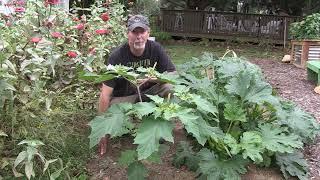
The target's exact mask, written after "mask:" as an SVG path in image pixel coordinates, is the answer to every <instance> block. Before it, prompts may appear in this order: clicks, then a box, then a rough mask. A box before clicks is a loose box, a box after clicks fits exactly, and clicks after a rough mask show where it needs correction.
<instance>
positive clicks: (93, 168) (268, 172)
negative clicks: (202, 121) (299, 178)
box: [87, 59, 320, 180]
mask: <svg viewBox="0 0 320 180" xmlns="http://www.w3.org/2000/svg"><path fill="white" fill-rule="evenodd" d="M251 62H253V63H255V64H257V65H258V66H259V67H260V68H261V69H262V70H263V73H264V75H265V77H266V79H267V81H268V82H269V83H270V84H271V85H272V86H273V88H274V89H276V91H277V93H278V94H279V95H280V96H281V97H283V98H285V99H288V100H291V101H293V102H295V103H296V104H298V105H299V106H300V107H301V108H303V109H304V110H306V111H308V112H309V113H311V114H313V115H314V116H315V117H316V119H317V120H318V121H320V112H318V107H319V105H320V96H319V95H317V94H316V93H314V91H313V88H314V85H313V84H311V83H310V82H308V81H307V80H306V72H305V71H304V70H303V69H299V68H297V67H295V66H293V65H291V64H283V63H280V62H277V61H274V60H271V59H252V60H251ZM186 139H187V138H186V136H185V133H184V132H183V131H182V130H179V131H177V132H176V133H175V142H177V141H181V140H186ZM131 141H132V139H130V138H127V137H123V138H121V139H119V140H115V141H113V142H112V148H111V149H110V150H109V152H108V153H107V155H106V156H104V157H98V156H95V157H94V158H93V159H91V160H90V162H89V163H88V164H87V170H88V172H89V174H90V175H91V179H104V180H106V179H126V171H125V169H124V168H122V167H121V166H119V165H118V164H117V163H116V161H117V158H118V157H119V155H120V150H124V149H132V148H133V145H132V142H131ZM176 144H177V143H175V144H169V143H168V144H167V145H170V149H169V150H168V151H167V153H166V154H165V155H164V156H163V157H162V163H161V164H150V163H147V162H145V165H146V166H147V168H148V169H149V172H150V173H149V176H148V177H149V179H176V180H179V179H184V180H189V179H195V177H196V174H195V173H192V172H190V171H188V170H186V169H185V168H184V167H182V168H180V169H177V168H175V167H174V166H173V165H172V164H171V162H172V158H173V155H174V152H175V149H176ZM304 152H305V156H306V158H307V160H308V163H309V165H310V167H309V168H310V179H319V178H320V174H319V165H318V164H317V162H320V157H319V155H318V154H320V140H319V138H318V139H317V140H316V142H315V143H314V144H311V145H309V146H307V147H306V148H305V151H304ZM243 179H268V180H269V179H274V180H275V179H282V176H281V173H280V172H278V171H277V170H274V169H259V168H256V167H253V166H252V167H251V166H250V167H249V168H248V173H247V174H246V175H245V176H243Z"/></svg>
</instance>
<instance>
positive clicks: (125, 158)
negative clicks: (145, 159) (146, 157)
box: [118, 150, 137, 166]
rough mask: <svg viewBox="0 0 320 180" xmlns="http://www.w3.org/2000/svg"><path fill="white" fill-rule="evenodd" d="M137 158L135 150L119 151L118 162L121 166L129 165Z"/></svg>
mask: <svg viewBox="0 0 320 180" xmlns="http://www.w3.org/2000/svg"><path fill="white" fill-rule="evenodd" d="M136 159H137V152H136V151H134V150H126V151H124V152H121V155H120V158H119V159H118V162H119V164H120V165H121V166H129V165H130V164H132V163H133V162H135V161H136Z"/></svg>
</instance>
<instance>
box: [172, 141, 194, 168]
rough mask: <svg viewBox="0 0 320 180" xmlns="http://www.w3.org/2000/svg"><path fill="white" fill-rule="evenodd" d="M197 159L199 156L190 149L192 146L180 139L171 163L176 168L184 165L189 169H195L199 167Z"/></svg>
mask: <svg viewBox="0 0 320 180" xmlns="http://www.w3.org/2000/svg"><path fill="white" fill-rule="evenodd" d="M199 160H200V159H199V157H198V156H197V155H196V153H195V152H194V151H193V150H192V146H190V145H189V143H188V142H185V141H181V142H180V143H179V145H178V147H177V151H176V154H175V155H174V157H173V165H174V166H175V167H177V168H180V167H181V166H182V165H185V166H187V167H188V168H189V169H190V170H191V171H196V170H197V169H198V167H199Z"/></svg>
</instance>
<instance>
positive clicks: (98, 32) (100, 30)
mask: <svg viewBox="0 0 320 180" xmlns="http://www.w3.org/2000/svg"><path fill="white" fill-rule="evenodd" d="M96 33H97V34H109V30H107V29H97V30H96Z"/></svg>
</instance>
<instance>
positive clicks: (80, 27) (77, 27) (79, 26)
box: [75, 23, 84, 30]
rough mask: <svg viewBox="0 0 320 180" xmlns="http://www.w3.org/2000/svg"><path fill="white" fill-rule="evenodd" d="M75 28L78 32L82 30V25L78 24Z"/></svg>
mask: <svg viewBox="0 0 320 180" xmlns="http://www.w3.org/2000/svg"><path fill="white" fill-rule="evenodd" d="M75 28H76V29H78V30H84V24H82V23H81V24H78V25H76V26H75Z"/></svg>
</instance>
